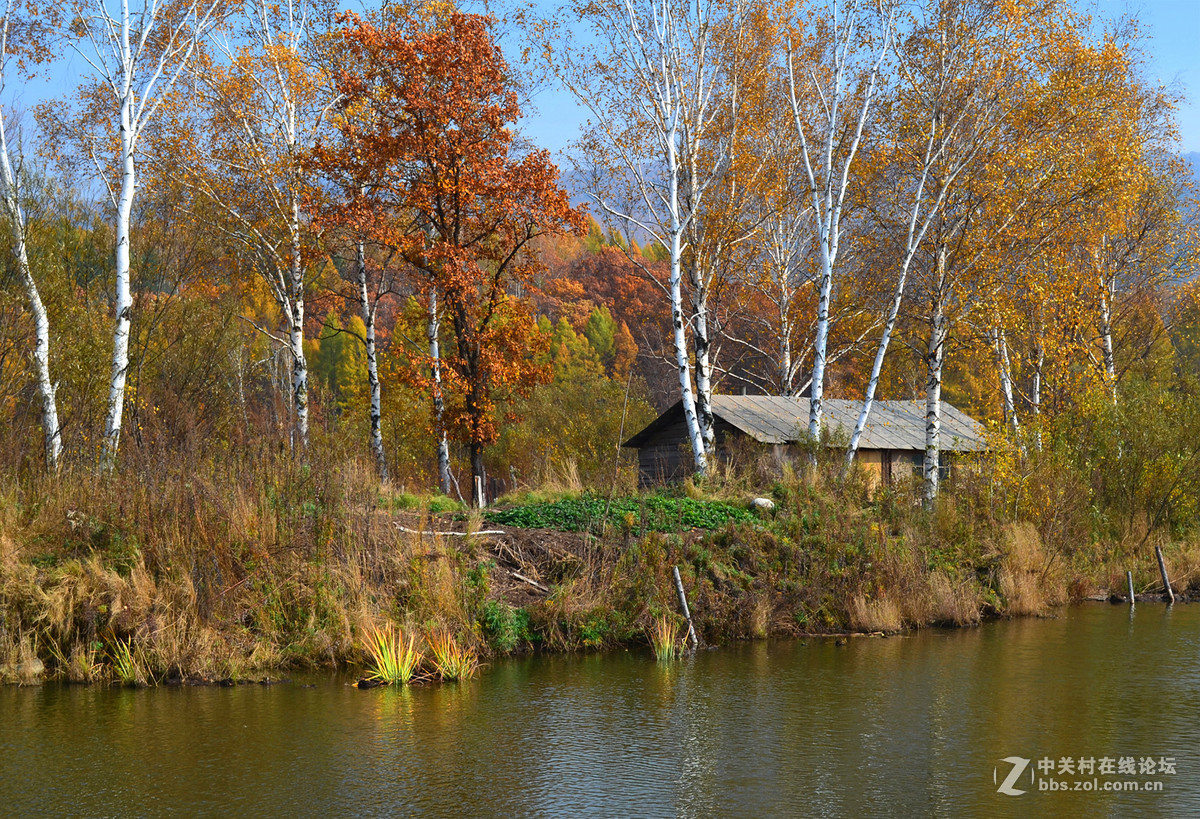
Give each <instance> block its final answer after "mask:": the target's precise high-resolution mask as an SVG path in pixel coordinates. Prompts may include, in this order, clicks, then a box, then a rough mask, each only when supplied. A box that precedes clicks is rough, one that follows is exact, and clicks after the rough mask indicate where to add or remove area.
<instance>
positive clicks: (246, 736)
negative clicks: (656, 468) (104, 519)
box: [0, 603, 1200, 817]
mask: <svg viewBox="0 0 1200 819" xmlns="http://www.w3.org/2000/svg"><path fill="white" fill-rule="evenodd" d="M350 681H351V678H350V677H347V676H345V675H328V676H297V677H295V679H294V680H293V681H292V682H288V683H281V684H278V685H273V686H259V685H243V686H237V687H233V688H219V687H207V688H205V687H200V688H195V687H182V688H157V689H124V688H111V687H101V686H90V687H85V686H71V685H62V684H46V685H43V686H41V687H36V688H16V687H12V686H8V687H0V814H4V815H12V816H35V815H54V816H165V815H182V816H520V817H523V816H571V817H574V816H614V817H625V816H655V817H656V816H750V817H753V816H815V815H829V816H848V815H849V816H854V815H944V816H970V815H986V816H994V815H1014V816H1025V815H1030V814H1040V815H1072V816H1074V815H1080V814H1082V813H1084V812H1087V813H1088V814H1089V815H1109V816H1131V815H1144V816H1159V815H1168V814H1175V815H1189V814H1190V815H1197V814H1200V730H1198V728H1197V716H1198V715H1200V606H1196V605H1177V606H1175V607H1173V608H1168V607H1166V606H1163V605H1154V604H1145V603H1142V604H1139V605H1138V606H1137V608H1136V610H1134V611H1133V612H1132V613H1131V611H1130V610H1129V609H1128V608H1127V607H1124V606H1109V605H1105V604H1087V605H1081V606H1075V607H1072V608H1069V609H1065V610H1063V611H1062V612H1061V613H1060V616H1058V617H1057V618H1054V619H1027V620H1014V621H1000V622H992V623H988V624H985V625H983V626H981V627H978V628H970V629H958V630H941V629H935V630H925V631H920V632H914V633H911V634H908V635H905V636H899V637H889V638H882V639H881V638H870V637H856V638H850V639H849V640H847V641H845V645H837V644H836V642H835V641H834V640H831V639H810V640H777V641H763V642H755V643H744V644H737V645H733V646H728V647H724V648H720V649H716V650H710V651H701V652H699V653H698V654H696V655H695V656H693V657H690V658H687V659H685V660H683V661H681V662H679V663H677V664H674V665H660V664H658V663H655V662H654V660H653V657H652V656H651V655H650V653H649V651H648V650H647V651H636V650H631V651H623V652H615V653H607V654H601V655H580V656H554V657H534V658H526V659H516V660H503V661H499V662H496V663H494V664H492V665H491V666H490V667H488V668H486V669H485V670H484V671H483V673H482V675H481V676H480V677H479V678H478V679H476V680H474V681H472V682H470V683H467V684H463V685H453V684H451V685H444V686H420V687H414V688H411V689H400V688H379V689H371V690H358V689H356V688H353V687H351V686H350V685H348V683H349V682H350ZM1006 759H1008V760H1010V761H1004V760H1006ZM1022 760H1029V761H1028V763H1025V764H1022ZM1044 760H1053V770H1047V765H1048V764H1049V763H1048V762H1045V761H1044ZM1131 761H1132V765H1133V772H1132V773H1130V772H1129V768H1130V763H1131ZM1064 763H1065V764H1064ZM1109 768H1111V769H1112V770H1111V771H1109ZM1018 769H1019V770H1018ZM1172 770H1173V771H1174V772H1173V773H1172V772H1171V771H1172ZM1014 771H1015V773H1014ZM1102 771H1103V772H1102ZM1010 774H1011V776H1010ZM1006 782H1007V784H1006ZM1051 783H1053V787H1055V788H1056V790H1053V791H1050V790H1047V788H1049V787H1051ZM1076 783H1078V785H1077V784H1076ZM1060 785H1061V786H1062V788H1064V789H1069V790H1058V789H1057V788H1058V786H1060ZM1002 786H1003V787H1004V788H1005V789H1006V790H1007V791H1009V792H1011V793H1017V792H1019V791H1024V793H1020V794H1019V795H1008V794H1005V793H1001V792H999V791H1000V788H1001V787H1002ZM1076 787H1078V788H1079V790H1074V788H1076ZM1115 787H1120V788H1132V787H1136V788H1138V790H1137V791H1136V792H1133V791H1130V790H1121V791H1115V790H1112V788H1115Z"/></svg>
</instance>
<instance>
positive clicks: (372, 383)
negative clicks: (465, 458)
mask: <svg viewBox="0 0 1200 819" xmlns="http://www.w3.org/2000/svg"><path fill="white" fill-rule="evenodd" d="M356 250H357V253H356V259H355V261H356V263H357V269H358V298H359V304H360V305H361V307H362V320H363V328H364V329H365V331H366V332H365V333H364V338H363V345H364V346H365V347H366V348H367V387H368V389H369V390H370V392H371V431H370V439H371V452H372V454H374V455H375V465H376V467H377V468H378V469H379V479H380V480H381V481H383V482H384V483H387V480H388V467H387V455H386V453H385V452H384V450H383V429H382V426H381V420H382V418H383V410H382V406H383V400H382V391H381V388H380V385H379V364H378V360H377V358H376V354H375V312H376V305H377V304H378V302H377V301H372V300H371V298H370V294H369V292H368V290H367V251H366V248H365V247H364V246H363V243H362V242H359V243H358V247H357V248H356Z"/></svg>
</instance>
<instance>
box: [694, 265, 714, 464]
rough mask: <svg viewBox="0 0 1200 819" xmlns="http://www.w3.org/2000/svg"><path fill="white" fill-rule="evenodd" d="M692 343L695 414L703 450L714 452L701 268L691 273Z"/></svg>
mask: <svg viewBox="0 0 1200 819" xmlns="http://www.w3.org/2000/svg"><path fill="white" fill-rule="evenodd" d="M692 347H693V348H694V349H695V351H696V417H697V420H698V422H699V424H700V435H701V438H702V439H703V440H704V452H705V454H706V455H712V452H713V448H714V447H715V445H716V433H715V431H714V429H713V424H714V421H713V411H712V363H711V360H710V358H711V357H710V351H711V349H712V340H711V338H710V337H709V332H708V285H707V283H706V281H705V279H704V277H703V275H702V274H701V273H700V272H699V271H698V270H695V271H693V274H692Z"/></svg>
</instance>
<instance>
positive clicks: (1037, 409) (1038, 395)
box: [1029, 337, 1046, 452]
mask: <svg viewBox="0 0 1200 819" xmlns="http://www.w3.org/2000/svg"><path fill="white" fill-rule="evenodd" d="M1045 364H1046V345H1045V344H1043V343H1042V340H1041V338H1040V337H1039V338H1038V343H1037V357H1036V359H1035V362H1034V366H1033V388H1032V390H1031V393H1032V394H1031V395H1030V398H1029V403H1030V406H1031V408H1032V412H1033V423H1034V438H1033V442H1034V446H1036V447H1037V450H1038V452H1041V451H1042V368H1043V367H1044V366H1045Z"/></svg>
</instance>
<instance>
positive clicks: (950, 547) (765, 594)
mask: <svg viewBox="0 0 1200 819" xmlns="http://www.w3.org/2000/svg"><path fill="white" fill-rule="evenodd" d="M231 466H236V468H230V467H231ZM149 474H151V473H148V472H145V471H134V470H130V471H128V472H124V473H120V474H117V475H113V476H109V477H104V476H99V475H96V474H94V473H80V474H71V475H64V476H60V477H59V478H58V479H57V480H56V481H54V482H50V481H49V480H47V479H42V480H40V481H37V482H31V483H29V484H27V485H26V486H24V487H17V486H9V487H7V488H6V492H5V494H4V496H3V500H2V502H0V677H2V678H3V679H4V680H5V681H7V682H23V683H31V682H36V681H37V680H38V679H42V678H47V677H61V678H65V679H68V680H74V681H80V682H91V681H102V680H117V681H127V682H134V683H143V684H153V683H161V682H169V681H183V680H191V681H217V680H230V679H235V680H236V679H244V678H249V677H260V676H263V675H267V674H277V673H279V672H280V671H281V670H285V669H289V668H297V667H321V666H335V665H357V664H361V663H362V662H363V660H364V649H363V646H364V636H365V633H366V631H367V629H368V628H369V627H370V626H373V625H379V624H381V623H385V622H393V623H395V624H396V625H398V626H399V627H400V628H402V629H403V630H404V631H405V633H410V634H416V635H429V634H432V633H449V634H453V635H454V636H455V637H456V638H457V640H458V641H459V643H460V644H462V645H464V646H467V647H470V648H472V649H474V650H475V651H476V652H477V653H478V654H479V655H480V656H482V657H484V658H487V657H493V656H497V655H504V654H512V653H523V652H530V651H541V652H556V651H581V650H598V649H604V648H609V647H613V646H618V645H623V644H634V643H642V644H644V643H645V642H646V641H647V634H648V631H649V629H650V627H651V625H652V624H653V623H654V621H655V620H656V619H658V618H660V617H662V616H664V615H665V616H668V617H677V615H676V614H675V612H677V610H678V605H677V602H676V598H675V591H674V585H673V581H672V578H671V569H672V567H673V566H678V567H679V569H680V572H681V575H682V578H683V583H684V586H685V589H686V590H687V594H688V597H689V602H690V603H691V606H692V609H693V614H694V617H695V624H696V628H697V630H698V632H699V634H700V637H701V640H702V641H703V642H705V643H708V644H719V643H724V642H728V641H732V640H740V639H752V638H762V637H771V636H782V635H797V634H804V633H835V632H839V633H840V632H866V633H870V632H885V633H889V632H895V631H898V630H901V629H906V628H920V627H924V626H929V625H935V624H939V625H960V626H961V625H972V624H976V623H978V622H980V620H981V619H983V618H989V617H1009V616H1027V615H1041V614H1046V613H1048V612H1050V611H1052V610H1053V609H1054V608H1055V607H1056V606H1059V605H1062V604H1064V603H1066V602H1068V601H1069V600H1072V599H1082V598H1084V597H1087V596H1089V595H1095V594H1098V593H1107V592H1108V590H1110V589H1112V590H1114V591H1117V592H1118V593H1123V591H1124V582H1125V581H1124V576H1125V571H1126V570H1127V569H1129V570H1132V571H1133V572H1134V578H1135V585H1136V586H1137V589H1138V591H1139V593H1152V592H1154V591H1157V590H1159V589H1161V582H1160V581H1159V580H1158V569H1157V565H1156V563H1155V559H1154V555H1153V550H1152V548H1147V547H1146V544H1145V543H1142V544H1122V543H1105V542H1092V543H1087V542H1086V541H1084V540H1083V539H1081V538H1079V537H1077V536H1076V533H1074V532H1073V529H1072V527H1070V526H1064V525H1063V524H1062V521H1061V520H1057V521H1056V522H1053V521H1052V523H1051V524H1047V522H1046V521H1045V520H1038V519H1032V520H1021V519H1005V516H1004V515H1003V514H1001V513H1000V511H999V509H1000V505H999V504H997V503H996V501H995V498H990V497H989V496H988V493H987V492H988V490H987V485H986V482H985V481H984V480H982V479H979V480H975V481H974V482H972V483H962V484H960V485H957V486H951V487H950V492H948V493H947V495H946V497H944V498H943V499H941V500H940V501H939V503H938V504H937V505H936V506H935V508H933V509H932V510H930V511H925V510H922V509H921V508H920V507H919V505H914V503H913V501H912V495H911V494H909V492H910V488H909V487H898V488H897V489H896V490H895V491H889V492H881V493H878V494H877V495H876V496H875V497H872V498H868V497H867V493H866V491H865V488H864V487H862V486H861V485H856V484H855V483H854V482H853V481H852V482H850V483H848V484H835V483H833V482H823V481H821V480H820V479H819V478H818V479H816V480H813V481H807V482H806V481H802V480H799V479H797V478H795V477H791V476H785V478H784V479H783V480H781V481H778V482H776V483H775V484H774V485H773V486H772V487H770V490H769V493H768V494H769V497H770V498H771V499H772V501H773V502H774V504H775V508H774V510H772V511H770V512H765V513H764V512H751V511H750V506H749V503H748V501H749V500H750V499H751V498H752V497H753V494H752V493H749V492H748V491H747V487H746V486H744V485H738V484H736V483H733V482H730V483H727V484H725V485H722V486H713V487H708V488H707V490H706V491H705V492H701V491H698V490H696V489H695V488H694V487H690V486H687V487H681V488H680V489H679V491H678V492H677V493H676V494H675V495H650V496H631V497H627V498H621V499H618V500H617V501H616V502H608V501H607V500H606V499H604V498H590V499H589V498H587V497H581V496H580V495H579V494H578V493H556V494H551V493H541V494H535V495H526V496H523V497H519V498H512V499H510V502H509V503H508V504H507V506H502V507H501V509H508V512H505V513H499V514H498V513H497V511H496V510H493V511H492V512H490V513H489V514H488V515H481V514H480V513H478V512H473V513H468V512H466V511H464V510H460V509H456V508H447V507H454V506H455V505H454V504H452V503H450V502H448V501H447V499H428V498H427V499H419V498H413V497H412V496H409V495H406V494H404V493H402V492H398V491H395V492H393V491H383V492H381V491H380V490H379V488H378V486H377V485H376V484H375V483H374V481H373V480H372V478H371V476H370V473H369V472H368V471H367V470H366V469H359V468H357V467H355V466H354V465H353V464H349V465H348V466H346V467H345V468H341V469H330V470H324V471H317V470H312V469H309V468H306V467H302V466H288V467H287V468H281V466H280V463H279V462H278V461H269V460H263V461H258V462H256V461H250V460H244V461H240V462H239V463H238V464H236V465H231V464H228V463H221V462H215V461H211V460H210V461H206V462H203V463H200V464H192V465H191V467H190V468H188V469H182V468H180V469H176V470H171V469H169V468H163V469H159V470H155V471H154V472H153V473H152V474H153V479H152V480H149V479H148V475H149ZM601 509H603V510H604V513H601V512H599V511H598V510H601ZM1058 511H1061V510H1058ZM503 521H510V523H504V522H503ZM511 521H518V522H520V523H521V525H513V524H512V523H511ZM543 526H544V527H547V528H534V527H543ZM552 527H557V528H552ZM562 529H574V530H575V531H562ZM1164 551H1165V553H1166V559H1167V563H1168V567H1169V570H1170V572H1171V575H1172V578H1173V579H1174V580H1175V581H1176V590H1177V591H1178V592H1182V591H1184V590H1185V589H1187V588H1188V587H1189V586H1190V585H1191V584H1192V583H1193V582H1194V581H1195V580H1196V579H1197V578H1198V577H1200V573H1198V572H1197V567H1200V551H1197V550H1196V549H1195V548H1194V547H1193V546H1192V545H1191V544H1179V543H1168V544H1165V548H1164Z"/></svg>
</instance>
